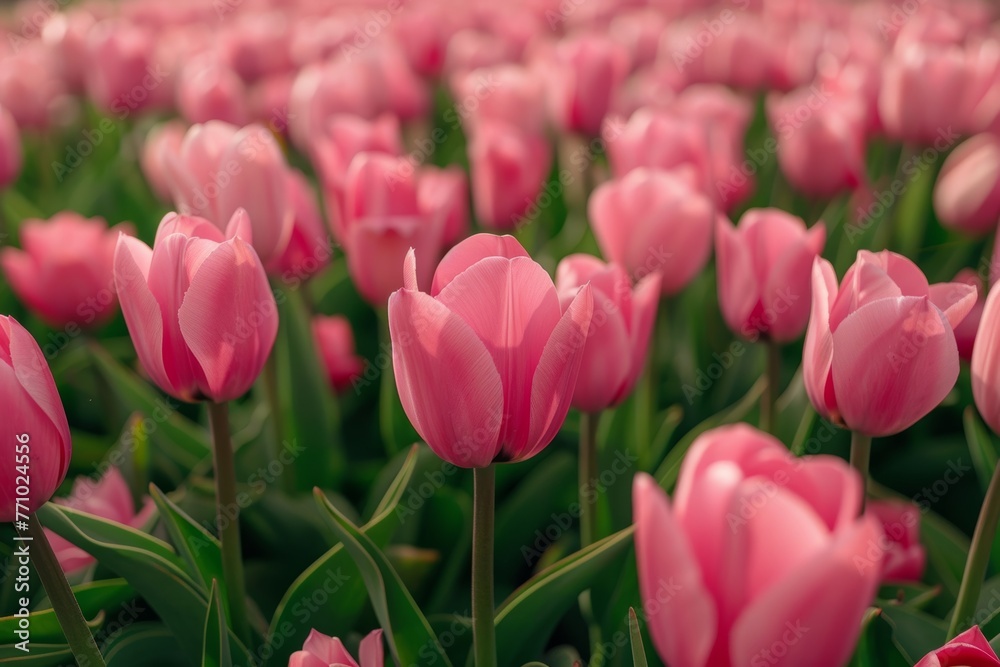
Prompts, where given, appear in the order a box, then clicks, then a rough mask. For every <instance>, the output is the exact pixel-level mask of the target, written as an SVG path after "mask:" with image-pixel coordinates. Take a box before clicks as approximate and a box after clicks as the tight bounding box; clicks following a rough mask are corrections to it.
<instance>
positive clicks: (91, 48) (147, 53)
mask: <svg viewBox="0 0 1000 667" xmlns="http://www.w3.org/2000/svg"><path fill="white" fill-rule="evenodd" d="M156 44H157V41H156V38H155V36H154V34H153V33H152V31H150V30H147V29H145V28H142V27H140V26H138V25H133V24H131V23H129V22H128V21H124V20H118V19H115V20H109V21H102V22H101V23H98V24H97V25H96V26H94V28H93V29H92V30H91V31H90V33H89V35H88V38H87V52H88V59H89V62H90V66H89V67H88V68H87V94H88V95H89V96H90V98H91V99H92V100H93V101H94V103H95V104H96V105H97V106H98V107H99V108H100V109H101V110H102V111H104V112H105V113H113V114H115V115H116V116H117V117H118V118H119V119H123V118H125V117H126V116H128V115H129V114H130V113H133V112H136V111H144V110H147V109H154V108H160V107H164V106H167V104H168V103H169V100H170V95H171V92H172V91H171V90H170V88H171V86H170V85H169V83H168V78H169V75H170V72H168V71H167V70H166V68H165V67H164V66H163V64H162V63H160V62H158V61H157V59H156V55H155V48H156Z"/></svg>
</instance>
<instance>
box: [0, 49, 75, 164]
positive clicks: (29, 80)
mask: <svg viewBox="0 0 1000 667" xmlns="http://www.w3.org/2000/svg"><path fill="white" fill-rule="evenodd" d="M70 104H71V101H70V98H69V95H68V92H67V90H66V86H65V84H64V83H63V81H62V79H61V78H60V76H59V64H58V59H57V57H56V55H55V53H54V52H53V51H52V50H51V49H48V48H46V47H44V45H42V43H41V42H29V43H28V44H27V45H25V46H23V47H22V48H20V49H19V50H17V51H14V52H13V53H10V54H4V55H2V56H0V106H2V107H4V108H6V109H7V111H8V112H10V115H11V116H13V117H14V121H15V122H16V123H17V126H18V127H19V128H21V130H22V131H23V130H41V131H46V130H48V129H50V128H51V127H53V126H55V125H60V124H64V123H65V122H66V120H67V116H68V113H67V112H71V111H72V107H71V106H70ZM60 157H61V156H60Z"/></svg>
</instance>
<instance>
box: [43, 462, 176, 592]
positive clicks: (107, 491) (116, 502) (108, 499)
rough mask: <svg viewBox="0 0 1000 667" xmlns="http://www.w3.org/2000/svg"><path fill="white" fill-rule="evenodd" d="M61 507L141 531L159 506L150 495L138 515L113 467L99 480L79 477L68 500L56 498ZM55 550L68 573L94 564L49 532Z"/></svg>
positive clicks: (89, 556) (126, 489) (88, 555)
mask: <svg viewBox="0 0 1000 667" xmlns="http://www.w3.org/2000/svg"><path fill="white" fill-rule="evenodd" d="M54 502H55V503H56V504H58V505H65V506H66V507H70V508H72V509H75V510H79V511H81V512H86V513H87V514H92V515H94V516H96V517H100V518H102V519H108V520H110V521H114V522H115V523H120V524H124V525H126V526H131V527H132V528H136V529H140V528H142V527H143V526H145V525H146V522H147V521H149V518H150V517H151V516H152V515H153V513H154V512H155V511H156V505H155V504H154V503H153V501H152V499H151V498H149V497H148V496H147V497H146V499H145V501H144V502H143V504H142V508H141V509H140V510H139V511H138V512H136V511H135V504H134V503H133V502H132V493H131V491H129V488H128V484H127V483H126V482H125V478H124V477H122V474H121V472H120V471H119V470H118V468H115V467H114V466H111V467H110V468H108V470H107V472H106V473H104V475H103V476H102V477H101V478H100V479H98V480H94V479H92V478H90V477H86V476H80V477H77V478H76V479H75V480H74V481H73V490H72V491H70V494H69V496H68V497H66V498H56V499H55V501H54ZM45 534H46V535H47V536H48V538H49V543H50V544H51V545H52V550H53V551H54V552H55V554H56V558H58V559H59V565H60V566H61V567H62V569H63V571H64V572H65V573H66V574H73V573H76V572H78V571H80V570H82V569H83V568H85V567H87V566H88V565H90V564H91V563H93V562H94V557H93V556H91V555H90V554H88V553H87V552H86V551H84V550H83V549H81V548H79V547H77V546H74V545H73V544H72V543H70V542H69V540H66V539H63V538H62V537H59V536H58V535H56V534H55V533H53V532H52V531H50V530H48V529H46V530H45Z"/></svg>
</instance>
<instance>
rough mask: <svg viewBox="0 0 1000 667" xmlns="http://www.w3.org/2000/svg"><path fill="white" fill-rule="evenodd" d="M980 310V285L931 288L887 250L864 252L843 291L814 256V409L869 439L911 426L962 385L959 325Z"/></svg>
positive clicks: (808, 362) (810, 355)
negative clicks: (957, 338) (977, 307)
mask: <svg viewBox="0 0 1000 667" xmlns="http://www.w3.org/2000/svg"><path fill="white" fill-rule="evenodd" d="M975 303H976V289H975V288H974V287H971V286H969V285H963V284H961V283H939V284H937V285H930V286H929V285H928V284H927V278H926V277H924V274H923V273H922V272H921V271H920V269H919V268H918V267H917V265H916V264H914V263H913V262H911V261H910V260H908V259H907V258H905V257H903V256H902V255H897V254H896V253H893V252H889V251H888V250H883V251H882V252H879V253H873V252H869V251H867V250H862V251H860V252H858V258H857V261H855V263H854V264H853V265H852V266H851V268H849V269H848V270H847V273H846V274H845V275H844V280H843V281H842V282H841V284H840V287H839V288H838V286H837V276H836V274H835V273H834V271H833V266H832V265H831V264H830V263H829V262H828V261H826V260H824V259H820V258H816V260H815V263H814V264H813V271H812V312H811V315H810V318H809V327H808V329H807V330H806V342H805V349H804V350H803V359H802V368H803V379H804V380H805V386H806V392H807V393H808V394H809V398H810V400H811V401H812V404H813V407H814V408H816V411H817V412H819V414H820V415H822V416H823V417H824V418H825V419H827V420H828V421H831V422H833V423H836V424H840V425H842V426H846V427H847V428H849V429H851V430H852V431H858V432H861V433H864V434H866V435H869V436H875V437H878V436H886V435H892V434H894V433H899V432H900V431H903V430H905V429H907V428H909V427H910V426H912V425H913V424H914V423H916V422H917V420H919V419H920V418H921V417H923V416H924V415H926V414H927V413H928V412H930V411H931V410H933V409H934V408H935V407H936V406H937V404H938V403H940V402H941V401H942V400H943V399H944V397H945V396H947V394H948V392H949V391H951V388H952V387H954V386H955V380H957V379H958V346H957V344H956V342H955V334H954V328H955V327H956V326H957V325H958V324H959V323H960V322H961V321H962V320H963V319H964V318H965V316H966V315H967V314H968V313H969V311H970V310H971V309H972V307H973V305H975ZM973 361H975V357H973Z"/></svg>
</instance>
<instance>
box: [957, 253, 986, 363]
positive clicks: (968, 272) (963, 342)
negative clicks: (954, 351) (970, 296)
mask: <svg viewBox="0 0 1000 667" xmlns="http://www.w3.org/2000/svg"><path fill="white" fill-rule="evenodd" d="M986 278H988V276H985V275H982V276H981V275H980V274H979V273H977V272H976V271H974V270H973V269H962V270H961V271H959V272H958V273H957V274H956V275H955V278H954V280H952V282H955V283H962V284H963V285H971V286H972V287H975V288H976V305H974V306H973V307H972V310H970V311H969V314H968V315H966V316H965V318H964V319H963V320H962V321H961V322H959V324H958V326H957V327H955V342H956V343H958V356H959V357H960V358H961V359H962V360H963V361H972V349H973V345H974V344H975V342H976V333H977V332H978V331H979V322H980V321H981V320H982V319H983V309H984V308H985V306H986V289H985V288H984V285H983V283H984V280H985V279H986Z"/></svg>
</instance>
